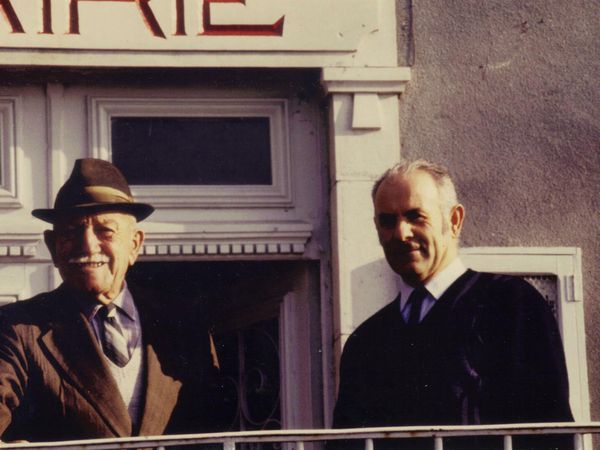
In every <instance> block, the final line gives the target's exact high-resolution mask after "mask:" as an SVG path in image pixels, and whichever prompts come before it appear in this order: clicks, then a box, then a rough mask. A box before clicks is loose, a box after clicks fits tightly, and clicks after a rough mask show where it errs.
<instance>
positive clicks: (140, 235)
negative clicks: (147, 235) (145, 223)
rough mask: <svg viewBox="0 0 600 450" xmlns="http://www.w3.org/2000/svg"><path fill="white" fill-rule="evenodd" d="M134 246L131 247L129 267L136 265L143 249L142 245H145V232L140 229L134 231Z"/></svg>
mask: <svg viewBox="0 0 600 450" xmlns="http://www.w3.org/2000/svg"><path fill="white" fill-rule="evenodd" d="M132 240H133V246H132V247H131V252H130V253H129V265H130V266H133V264H134V263H135V261H136V259H137V257H138V255H139V253H140V250H141V249H142V244H143V243H144V232H143V231H142V230H139V229H135V230H134V231H133V236H132Z"/></svg>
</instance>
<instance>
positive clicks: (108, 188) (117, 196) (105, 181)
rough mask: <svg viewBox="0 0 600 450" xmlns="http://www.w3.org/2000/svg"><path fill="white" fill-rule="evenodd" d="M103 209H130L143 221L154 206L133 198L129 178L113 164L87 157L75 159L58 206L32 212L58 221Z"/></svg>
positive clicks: (51, 221) (127, 210)
mask: <svg viewBox="0 0 600 450" xmlns="http://www.w3.org/2000/svg"><path fill="white" fill-rule="evenodd" d="M102 211H119V212H126V213H129V214H132V215H133V216H135V218H136V219H137V220H138V222H139V221H140V220H144V219H145V218H146V217H148V216H149V215H150V214H152V212H153V211H154V207H153V206H152V205H149V204H146V203H135V202H134V201H133V196H132V195H131V190H130V189H129V185H128V184H127V180H126V179H125V177H124V176H123V174H122V173H121V172H120V171H119V169H117V168H116V167H115V166H114V165H113V164H111V163H110V162H108V161H104V160H102V159H94V158H85V159H78V160H77V161H75V166H74V167H73V172H71V176H70V177H69V179H68V180H67V181H65V184H63V185H62V187H61V188H60V190H59V191H58V194H57V195H56V199H55V201H54V208H52V209H34V210H33V211H31V214H32V215H33V216H35V217H37V218H38V219H42V220H44V221H46V222H50V223H54V222H55V221H56V220H57V219H59V218H61V217H65V216H68V215H73V214H93V213H98V212H102Z"/></svg>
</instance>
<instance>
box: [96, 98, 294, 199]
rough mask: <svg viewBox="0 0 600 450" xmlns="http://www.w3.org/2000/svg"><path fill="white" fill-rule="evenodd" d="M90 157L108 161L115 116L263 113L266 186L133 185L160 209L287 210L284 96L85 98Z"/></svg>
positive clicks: (288, 170)
mask: <svg viewBox="0 0 600 450" xmlns="http://www.w3.org/2000/svg"><path fill="white" fill-rule="evenodd" d="M88 110H89V118H90V123H89V130H90V133H89V136H90V140H91V142H90V149H91V150H90V153H91V154H90V156H92V157H94V158H100V159H106V160H109V161H112V139H111V122H112V119H113V118H115V117H189V118H195V117H223V118H226V117H267V118H268V119H269V128H270V143H271V170H272V182H271V184H270V185H133V186H131V190H132V192H133V194H134V196H135V197H136V199H137V200H138V201H140V202H148V203H151V204H153V205H154V206H157V207H164V208H177V207H184V208H207V207H208V208H234V207H244V208H291V207H293V206H294V202H293V196H292V181H291V180H292V177H291V168H290V145H289V124H288V104H287V100H286V99H280V98H274V99H257V98H235V99H230V98H227V99H221V98H209V99H206V98H181V97H172V98H165V97H161V98H148V97H144V98H141V97H125V98H124V97H90V98H89V100H88Z"/></svg>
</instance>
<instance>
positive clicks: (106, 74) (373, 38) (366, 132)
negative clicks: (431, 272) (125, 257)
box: [0, 0, 600, 429]
mask: <svg viewBox="0 0 600 450" xmlns="http://www.w3.org/2000/svg"><path fill="white" fill-rule="evenodd" d="M458 3H459V2H451V3H449V4H448V3H447V2H444V3H443V4H442V3H440V2H433V1H424V2H418V3H417V2H410V1H408V0H397V1H394V0H368V1H366V0H327V1H324V0H305V1H302V2H298V1H293V0H246V1H243V0H239V1H231V0H203V1H202V0H151V1H141V0H131V1H127V0H125V1H123V0H119V1H117V0H114V1H111V0H108V1H107V0H103V1H100V0H63V1H50V0H25V1H23V0H6V1H3V2H0V10H1V12H2V13H3V14H2V15H0V64H1V66H2V67H1V68H0V151H1V159H0V182H1V183H0V214H1V216H2V223H1V224H0V298H1V300H2V301H4V302H10V301H18V300H20V299H23V298H27V297H29V296H31V295H34V294H36V293H38V292H41V291H45V290H48V289H51V288H53V287H55V286H57V285H58V283H59V282H60V280H59V278H58V276H57V274H56V273H55V271H54V270H53V268H52V264H51V261H50V258H49V255H48V253H47V251H46V249H45V248H44V244H43V242H42V231H43V230H44V228H45V225H44V224H43V223H41V222H39V221H37V220H35V219H33V218H32V217H31V215H30V211H31V210H32V209H33V208H40V207H47V206H49V205H51V202H52V200H53V198H54V197H55V194H56V192H57V190H58V188H59V187H60V186H61V184H62V183H63V181H64V180H65V179H66V177H67V176H68V174H69V170H70V168H71V167H72V164H73V161H74V160H75V159H76V158H81V157H88V156H89V157H98V158H103V159H109V160H112V161H113V162H115V164H117V165H118V166H119V167H120V168H121V169H122V171H123V172H124V173H125V175H126V177H127V178H128V179H129V180H130V182H131V184H132V187H133V192H134V195H135V196H136V198H137V199H138V200H140V201H144V202H149V203H152V204H154V205H155V206H156V208H157V211H156V213H155V214H154V215H153V216H152V217H151V218H150V219H149V220H148V221H147V222H144V229H145V231H146V233H147V240H146V243H145V245H144V249H143V253H142V256H141V258H140V261H139V262H138V264H137V265H136V267H135V269H134V270H133V272H132V274H131V277H132V281H133V282H141V283H144V284H146V285H150V286H154V287H156V288H157V289H159V288H160V289H170V290H172V292H174V293H175V294H176V295H182V296H186V297H190V299H191V301H197V302H198V304H199V305H200V306H199V308H200V309H201V311H200V309H199V313H202V314H207V315H209V316H210V317H211V318H212V319H213V322H214V324H215V325H214V333H215V339H216V342H217V346H218V348H219V350H220V357H221V364H222V367H223V368H224V369H225V370H226V371H227V373H228V374H229V379H230V381H231V386H230V387H231V392H232V396H231V397H232V398H235V401H234V402H232V405H231V408H232V411H233V412H234V416H235V417H236V418H235V423H234V424H233V425H232V426H234V427H236V428H240V429H263V428H281V427H283V428H321V427H327V426H329V425H330V421H331V411H332V409H333V402H334V399H335V386H336V373H337V362H338V359H339V354H340V352H341V349H342V347H343V343H344V340H345V337H346V336H348V334H349V333H351V332H352V330H353V329H354V328H355V327H356V326H357V325H358V324H359V323H360V322H362V321H363V320H364V319H365V318H366V317H368V316H369V315H370V314H372V313H373V312H374V311H376V310H377V309H378V308H379V307H381V306H383V305H384V304H386V303H387V302H389V301H391V300H392V299H393V298H394V296H395V290H396V287H395V286H396V279H395V276H394V275H393V274H392V273H391V272H390V270H389V269H388V267H387V264H386V262H385V260H384V259H383V254H382V252H381V249H380V247H379V244H378V242H377V237H376V234H375V231H374V227H373V225H372V207H371V200H370V189H371V185H372V183H373V180H374V179H375V178H376V177H377V176H378V175H379V174H380V173H381V172H382V171H383V170H385V169H386V168H387V167H389V166H390V165H392V164H393V163H395V162H397V161H398V160H399V159H400V157H401V156H408V157H425V158H430V159H433V160H436V161H439V162H441V163H444V164H446V165H447V166H448V167H449V169H450V171H451V172H452V173H453V174H455V178H456V182H457V187H458V190H459V195H460V196H461V198H462V199H463V202H464V203H465V205H466V207H467V225H466V229H465V230H464V235H463V245H464V247H465V249H464V251H463V258H464V259H465V261H466V262H467V264H468V265H470V266H472V267H474V268H481V269H485V270H492V271H500V272H510V273H515V274H519V275H522V276H524V277H527V278H528V279H529V280H530V281H531V282H532V283H534V285H536V286H537V287H538V288H539V289H540V290H541V291H542V292H543V293H544V294H545V295H546V298H547V299H548V301H549V302H551V303H552V305H553V307H554V308H555V311H556V315H557V318H558V320H559V323H560V326H561V332H562V333H563V341H564V343H565V347H566V349H567V359H568V368H569V378H570V382H571V403H572V407H573V410H574V413H575V415H576V418H577V420H581V421H585V420H589V419H590V417H594V415H597V411H598V407H597V406H595V402H596V401H597V400H595V399H597V398H598V393H597V392H596V391H597V389H595V388H594V387H593V386H594V380H595V379H596V378H598V377H599V376H600V375H597V366H598V365H599V363H598V358H595V356H594V355H595V350H594V349H595V348H596V347H597V346H596V345H595V342H596V340H598V339H599V337H598V336H596V334H597V333H596V332H595V331H594V330H595V327H594V326H593V318H594V317H595V316H596V315H597V314H600V310H598V308H597V307H596V306H595V305H594V304H593V300H592V299H593V293H594V292H595V290H596V289H595V287H596V284H597V282H596V279H597V272H598V269H596V268H595V260H596V258H597V256H598V254H599V253H600V249H599V248H598V244H597V243H596V242H595V241H596V240H595V236H596V234H597V232H595V230H596V229H597V219H595V218H594V217H593V216H594V214H593V212H594V210H595V208H594V206H595V205H596V204H597V202H598V200H597V195H596V194H597V190H598V187H597V186H598V181H599V178H600V175H599V173H600V169H599V167H600V166H599V165H598V158H599V156H598V155H599V152H598V144H597V142H598V139H597V138H598V133H599V131H598V130H599V126H598V121H597V119H596V117H598V116H599V115H598V114H595V112H596V109H597V108H598V106H597V105H598V104H600V103H599V102H595V101H594V100H595V97H596V96H597V95H598V94H597V93H596V92H595V90H594V89H593V86H595V82H597V81H598V77H599V76H600V75H597V73H600V72H598V71H595V70H594V68H595V67H596V66H597V64H598V63H597V62H596V61H595V60H594V54H595V53H594V52H595V51H596V50H597V45H598V44H597V43H598V40H597V39H596V40H594V37H595V38H597V37H598V31H596V29H595V27H594V26H593V24H594V23H597V22H594V19H598V15H599V14H600V13H599V12H597V11H596V9H597V8H596V9H594V8H593V7H592V5H587V4H583V3H582V5H575V4H574V3H573V4H571V3H570V4H569V5H565V4H564V2H559V1H555V2H554V1H550V2H541V1H531V2H509V4H506V3H505V2H485V4H480V3H479V2H460V4H458ZM341 12H343V13H341ZM575 24H577V27H575V26H574V25H575ZM594 45H595V47H594ZM565 225H566V226H565ZM585 325H587V327H586V326H585ZM586 332H587V334H586ZM586 339H587V349H586ZM298 405H300V407H299V406H298ZM590 414H591V415H590Z"/></svg>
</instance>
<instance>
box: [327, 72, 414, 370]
mask: <svg viewBox="0 0 600 450" xmlns="http://www.w3.org/2000/svg"><path fill="white" fill-rule="evenodd" d="M409 79H410V69H409V68H403V67H394V68H337V67H336V68H325V69H323V72H322V83H323V85H324V87H325V89H326V92H327V93H328V94H329V95H330V105H329V106H330V116H329V133H330V140H329V145H330V147H329V152H330V162H331V163H330V166H331V167H330V171H331V174H330V178H331V222H332V230H331V233H332V239H331V240H332V246H333V254H332V261H333V273H332V277H333V296H334V299H333V303H334V305H333V309H334V339H335V344H334V346H335V357H336V374H337V373H338V371H337V361H338V360H339V354H340V352H341V349H342V347H343V344H344V342H345V339H346V338H347V336H348V335H349V334H350V333H351V332H352V331H353V330H354V329H355V328H356V326H357V325H359V324H360V323H361V322H362V321H363V320H364V319H366V318H367V317H368V316H369V315H371V314H372V313H373V312H374V311H376V310H377V309H379V307H380V306H382V305H384V304H386V303H388V302H389V301H391V300H392V299H393V295H395V279H394V277H393V275H392V273H391V271H390V270H389V269H388V267H387V264H386V262H385V260H384V259H383V252H382V251H381V248H380V246H379V243H378V241H377V234H376V232H375V227H374V224H373V206H372V202H371V188H372V185H373V182H374V181H375V180H376V179H377V177H379V175H381V173H382V172H383V171H384V170H386V169H387V168H388V167H390V166H391V165H393V164H394V163H396V162H398V160H399V159H400V138H399V116H398V114H399V113H398V95H399V94H400V93H401V92H403V90H404V87H405V85H406V83H407V82H408V80H409Z"/></svg>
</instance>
